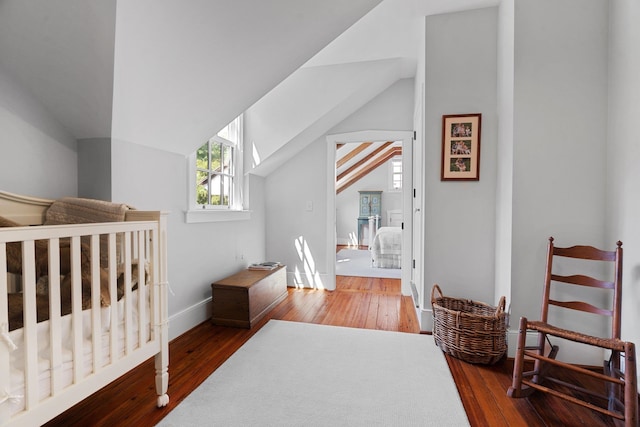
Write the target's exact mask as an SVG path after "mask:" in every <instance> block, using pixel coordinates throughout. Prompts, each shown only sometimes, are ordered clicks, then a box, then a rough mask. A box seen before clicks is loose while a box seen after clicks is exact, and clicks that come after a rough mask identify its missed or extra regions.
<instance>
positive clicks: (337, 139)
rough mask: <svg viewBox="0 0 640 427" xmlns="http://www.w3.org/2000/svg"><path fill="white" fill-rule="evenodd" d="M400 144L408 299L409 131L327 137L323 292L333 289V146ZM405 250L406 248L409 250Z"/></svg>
mask: <svg viewBox="0 0 640 427" xmlns="http://www.w3.org/2000/svg"><path fill="white" fill-rule="evenodd" d="M365 141H371V142H377V141H402V222H403V223H404V229H403V233H402V248H403V254H402V275H401V292H402V295H405V296H410V295H412V292H411V283H410V282H411V260H412V259H413V253H412V252H413V248H412V247H413V244H412V236H413V233H412V227H413V225H412V223H413V220H412V209H413V206H412V194H411V192H412V188H413V182H412V181H413V170H412V168H413V145H412V144H413V131H406V130H396V131H392V130H390V131H381V130H365V131H357V132H347V133H339V134H333V135H327V223H326V232H327V277H326V279H327V283H326V287H325V288H326V289H328V290H335V288H336V263H335V258H336V244H337V236H336V145H337V144H339V143H348V142H365ZM406 248H410V249H409V251H407V250H406Z"/></svg>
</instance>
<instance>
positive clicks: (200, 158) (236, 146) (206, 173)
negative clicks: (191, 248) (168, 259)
mask: <svg viewBox="0 0 640 427" xmlns="http://www.w3.org/2000/svg"><path fill="white" fill-rule="evenodd" d="M188 170H189V175H190V178H189V199H190V203H189V205H190V206H189V211H188V212H187V222H206V221H220V220H225V218H227V217H224V216H219V215H217V216H216V213H220V212H221V211H222V212H235V211H238V212H240V211H242V116H238V117H237V118H236V119H235V120H233V121H232V122H231V123H229V124H228V125H227V126H225V127H224V128H223V129H222V130H220V132H218V133H217V135H215V136H213V137H211V138H210V139H209V140H208V141H207V142H205V143H204V144H203V145H202V146H201V147H200V148H198V150H197V151H196V152H195V153H193V154H192V155H191V156H189V168H188ZM212 215H213V216H212ZM229 218H231V217H229ZM233 219H237V218H236V217H234V218H233Z"/></svg>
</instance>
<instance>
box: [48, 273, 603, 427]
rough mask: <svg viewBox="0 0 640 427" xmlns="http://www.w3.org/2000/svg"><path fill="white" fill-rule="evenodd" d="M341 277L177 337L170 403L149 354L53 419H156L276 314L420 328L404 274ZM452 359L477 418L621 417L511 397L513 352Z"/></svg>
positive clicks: (511, 422) (503, 421)
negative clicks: (234, 324)
mask: <svg viewBox="0 0 640 427" xmlns="http://www.w3.org/2000/svg"><path fill="white" fill-rule="evenodd" d="M336 282H337V287H338V289H337V290H336V291H333V292H328V291H322V290H309V289H306V290H302V289H291V288H290V289H289V290H288V297H287V298H286V299H285V300H284V301H282V302H281V303H280V304H279V305H278V306H276V307H275V308H274V309H273V310H272V311H271V312H270V313H269V315H268V316H266V317H265V318H264V319H263V320H262V321H261V322H260V323H259V324H258V325H257V326H256V327H254V328H253V329H251V330H247V329H239V328H231V327H224V326H214V325H212V324H211V323H210V322H205V323H202V324H200V325H198V326H196V327H195V328H193V329H192V330H190V331H188V332H187V333H185V334H183V335H182V336H180V337H178V338H176V339H175V340H173V341H172V342H171V343H170V345H169V351H170V356H169V357H170V358H169V378H170V379H169V396H170V399H171V401H170V403H169V405H168V406H167V407H165V408H156V406H155V402H156V396H155V387H154V383H153V382H154V381H153V378H154V368H153V360H149V361H147V362H145V363H144V364H142V365H141V366H139V367H138V368H136V369H134V370H133V371H131V372H129V373H128V374H126V375H125V376H123V377H121V378H119V379H118V380H116V381H114V382H113V383H112V384H110V385H108V386H107V387H105V388H103V389H102V390H101V391H99V392H98V393H96V394H94V395H93V396H91V397H90V398H88V399H86V400H84V401H82V402H80V403H79V404H78V405H76V406H74V407H73V408H71V409H69V410H68V411H66V412H65V413H63V414H61V415H60V416H58V417H57V418H55V419H54V420H52V421H51V422H49V423H48V424H46V425H47V426H49V427H53V426H83V427H84V426H113V425H118V426H123V425H135V426H137V427H144V426H153V425H155V424H156V423H157V422H158V421H160V420H161V419H162V418H163V417H164V416H165V415H166V414H167V413H168V412H169V411H171V409H173V408H175V406H176V405H178V404H179V403H180V402H181V401H182V400H183V399H184V398H185V397H186V396H187V395H188V394H189V393H190V392H191V391H193V390H194V389H195V388H196V387H198V385H199V384H200V383H202V381H204V380H205V379H206V378H207V377H208V376H209V375H210V374H211V373H212V372H213V371H215V370H216V369H217V368H218V367H219V366H220V365H221V364H222V363H224V361H225V360H226V359H227V358H229V356H231V355H232V354H233V353H234V352H235V351H236V350H237V349H238V348H240V346H242V344H243V343H245V342H246V341H247V340H248V339H249V338H250V337H251V336H252V335H253V334H254V333H255V332H257V331H258V330H259V329H260V328H261V327H262V326H263V325H264V324H265V323H266V322H267V321H268V320H269V319H279V320H289V321H296V322H309V323H318V324H325V325H336V326H348V327H356V328H368V329H383V330H390V331H400V332H407V333H418V332H419V330H418V329H419V326H418V321H417V317H416V312H415V308H414V307H413V304H412V301H411V298H410V297H403V296H402V295H401V294H400V281H399V280H397V279H372V278H361V277H344V276H338V277H337V278H336ZM424 337H425V339H428V340H431V339H432V338H431V336H429V335H425V336H424ZM447 362H448V363H449V367H450V369H451V372H452V374H453V377H454V379H455V381H456V384H457V386H458V390H459V392H460V396H461V398H462V401H463V404H464V407H465V409H466V411H467V415H468V417H469V421H470V423H471V425H472V426H578V425H588V426H594V427H597V426H612V425H614V424H613V423H612V422H611V421H610V420H608V419H605V418H604V417H602V416H600V415H599V414H596V413H594V412H592V411H589V410H586V409H584V408H580V407H576V406H574V405H570V404H568V403H564V402H562V401H560V400H558V399H554V398H552V397H547V396H544V395H534V396H532V397H530V398H528V399H511V398H509V397H507V396H506V390H507V388H508V386H509V384H510V381H511V369H512V362H511V361H509V360H506V359H504V360H502V361H500V362H498V363H497V364H495V365H493V366H482V365H471V364H468V363H465V362H462V361H460V360H457V359H454V358H450V357H447ZM372 404H373V403H372ZM424 404H428V402H424ZM327 410H330V408H327Z"/></svg>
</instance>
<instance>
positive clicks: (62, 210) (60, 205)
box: [44, 197, 132, 225]
mask: <svg viewBox="0 0 640 427" xmlns="http://www.w3.org/2000/svg"><path fill="white" fill-rule="evenodd" d="M129 209H132V208H131V207H130V206H128V205H125V204H123V203H112V202H106V201H103V200H93V199H82V198H76V197H64V198H62V199H59V200H56V201H55V202H53V204H52V205H51V207H50V208H49V209H47V213H46V215H45V222H44V224H45V225H57V224H84V223H91V222H119V221H124V217H125V214H126V212H127V211H128V210H129Z"/></svg>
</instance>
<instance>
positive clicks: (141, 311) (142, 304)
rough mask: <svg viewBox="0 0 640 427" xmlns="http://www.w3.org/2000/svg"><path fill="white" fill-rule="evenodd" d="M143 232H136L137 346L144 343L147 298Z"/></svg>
mask: <svg viewBox="0 0 640 427" xmlns="http://www.w3.org/2000/svg"><path fill="white" fill-rule="evenodd" d="M145 247H146V244H145V232H144V231H139V232H138V345H139V346H142V345H143V344H144V343H145V342H146V337H147V335H146V331H147V328H146V327H144V325H146V324H147V298H146V296H145V286H144V283H145V268H144V266H145V263H146V258H145V252H146V251H145Z"/></svg>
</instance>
